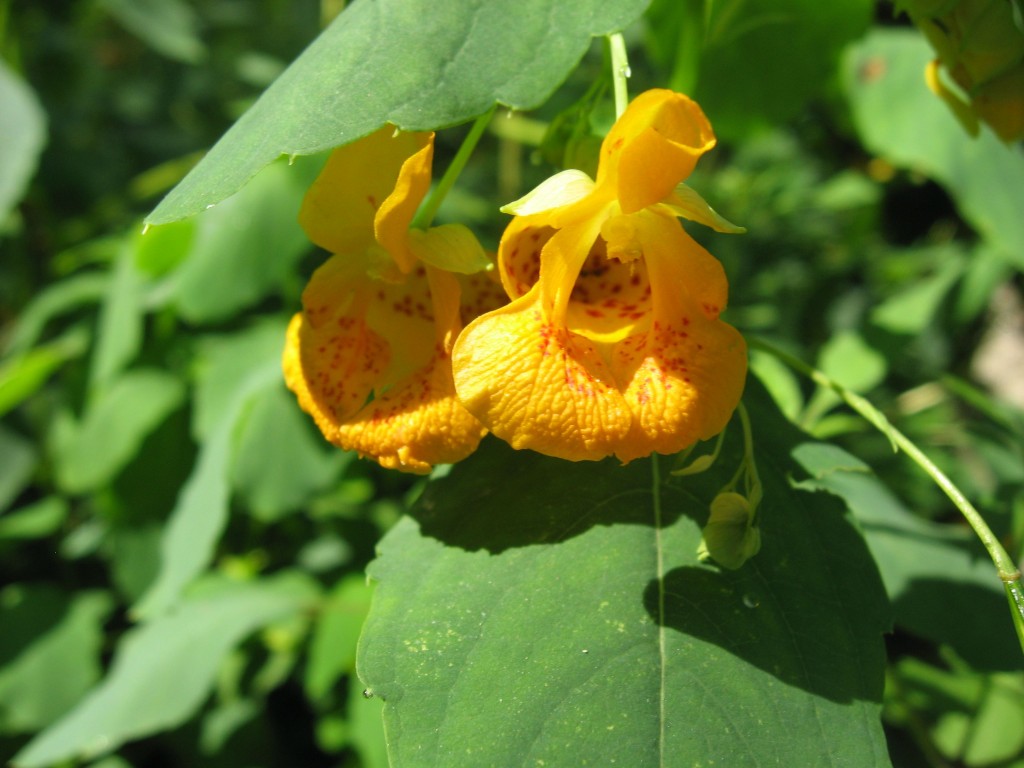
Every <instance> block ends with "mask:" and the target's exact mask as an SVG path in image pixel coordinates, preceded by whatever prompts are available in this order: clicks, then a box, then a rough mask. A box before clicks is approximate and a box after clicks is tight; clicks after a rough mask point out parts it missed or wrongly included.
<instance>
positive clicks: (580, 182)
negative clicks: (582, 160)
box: [501, 169, 594, 216]
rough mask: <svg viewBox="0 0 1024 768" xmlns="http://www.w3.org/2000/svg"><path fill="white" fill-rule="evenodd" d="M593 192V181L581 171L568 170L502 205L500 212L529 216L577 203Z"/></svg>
mask: <svg viewBox="0 0 1024 768" xmlns="http://www.w3.org/2000/svg"><path fill="white" fill-rule="evenodd" d="M593 191H594V181H593V179H591V178H590V177H589V176H587V174H585V173H584V172H583V171H577V170H572V169H570V170H567V171H562V172H561V173H556V174H555V175H554V176H550V177H548V178H547V179H545V180H544V181H542V182H541V183H540V184H539V185H538V186H537V187H535V188H534V189H533V190H532V191H531V192H527V193H526V194H525V195H524V196H523V197H521V198H519V199H518V200H516V201H515V202H512V203H508V204H507V205H503V206H502V207H501V212H502V213H511V214H513V215H514V216H530V215H531V214H534V213H542V212H544V211H549V210H551V209H553V208H561V207H562V206H563V205H571V204H572V203H576V202H579V201H580V200H582V199H583V198H584V197H586V196H587V195H589V194H590V193H591V192H593Z"/></svg>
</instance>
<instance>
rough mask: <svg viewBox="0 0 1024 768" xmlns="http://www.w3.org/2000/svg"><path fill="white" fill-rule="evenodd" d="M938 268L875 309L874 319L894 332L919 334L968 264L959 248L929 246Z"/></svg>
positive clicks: (876, 322)
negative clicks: (961, 255)
mask: <svg viewBox="0 0 1024 768" xmlns="http://www.w3.org/2000/svg"><path fill="white" fill-rule="evenodd" d="M928 250H929V251H930V252H931V253H930V260H931V261H933V263H935V264H939V265H941V266H940V268H939V269H938V271H937V272H936V273H935V274H933V275H931V276H929V277H926V278H923V279H920V280H917V281H916V282H914V283H913V284H912V285H911V286H910V287H908V288H905V289H904V290H902V291H900V292H899V293H896V294H894V295H893V296H890V297H889V298H887V299H886V300H885V301H883V302H882V303H881V304H879V305H878V306H876V307H874V308H873V309H872V310H871V322H873V323H874V324H875V325H877V326H880V327H881V328H885V329H886V330H888V331H892V332H893V333H905V334H918V333H921V332H922V331H924V330H925V328H927V327H928V325H929V324H930V323H931V322H932V319H933V318H934V317H935V315H936V314H937V313H938V311H939V307H940V306H941V304H942V301H943V299H945V298H946V295H947V294H948V293H949V291H950V289H951V288H952V287H953V286H954V285H955V284H956V282H957V280H959V279H960V276H961V275H962V274H963V273H964V270H965V269H966V264H965V263H964V259H962V258H961V257H960V254H959V252H958V250H957V249H956V248H951V247H943V246H939V247H937V248H932V249H928Z"/></svg>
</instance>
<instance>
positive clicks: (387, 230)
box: [374, 133, 434, 272]
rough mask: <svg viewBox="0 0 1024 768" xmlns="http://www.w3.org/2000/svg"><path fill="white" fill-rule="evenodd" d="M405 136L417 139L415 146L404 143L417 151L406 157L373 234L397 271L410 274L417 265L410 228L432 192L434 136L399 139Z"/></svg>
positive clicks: (426, 135)
mask: <svg viewBox="0 0 1024 768" xmlns="http://www.w3.org/2000/svg"><path fill="white" fill-rule="evenodd" d="M403 136H413V137H415V139H414V142H409V141H407V142H405V143H406V145H407V146H408V145H410V144H411V145H412V146H413V147H417V149H416V151H415V152H413V153H408V154H407V156H406V159H405V162H403V163H402V168H401V170H400V171H399V174H398V178H397V180H396V181H395V184H394V190H393V191H392V192H391V194H389V195H388V196H387V198H385V200H384V202H382V203H381V206H380V210H378V211H377V217H376V219H374V233H375V235H376V237H377V242H379V243H380V244H381V245H382V246H384V248H385V250H387V251H388V253H390V254H391V256H392V257H393V258H394V260H395V261H396V262H397V264H398V268H399V269H401V270H402V271H403V272H408V271H410V270H411V269H412V268H413V267H414V266H415V265H416V256H415V255H414V254H413V253H412V251H411V250H410V249H409V225H410V224H412V220H413V217H414V216H415V215H416V209H417V208H419V207H420V203H421V202H423V198H424V197H426V194H427V192H428V191H429V190H430V166H431V163H433V161H434V134H432V133H411V134H405V133H402V134H399V137H398V138H401V137H403ZM374 172H376V171H374Z"/></svg>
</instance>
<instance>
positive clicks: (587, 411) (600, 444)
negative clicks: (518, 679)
mask: <svg viewBox="0 0 1024 768" xmlns="http://www.w3.org/2000/svg"><path fill="white" fill-rule="evenodd" d="M714 144H715V137H714V134H713V132H712V130H711V126H710V124H709V123H708V121H707V118H705V116H704V114H703V112H701V110H700V108H699V107H698V106H697V105H696V104H695V103H694V102H693V101H691V100H690V99H689V98H687V97H686V96H683V95H681V94H677V93H673V92H671V91H665V90H654V91H648V92H646V93H644V94H641V95H640V96H639V97H638V98H636V99H635V100H634V101H633V102H632V103H631V104H630V105H629V107H628V108H627V109H626V111H625V112H624V113H623V115H622V116H621V117H620V118H619V120H618V121H617V122H616V124H615V125H614V126H613V127H612V130H611V131H610V133H609V134H608V136H607V137H606V138H605V140H604V142H603V144H602V145H601V155H600V160H599V167H598V173H597V180H596V182H594V181H592V180H591V179H590V178H589V177H587V176H586V175H585V174H583V173H582V172H579V171H565V172H563V173H560V174H557V175H556V176H553V177H552V178H550V179H548V180H547V181H545V182H544V183H543V184H541V185H540V186H539V187H538V188H537V189H535V190H534V191H533V192H531V193H530V194H529V195H527V196H526V197H524V198H522V199H521V200H519V201H517V202H516V203H513V204H511V205H510V206H507V207H506V209H505V210H507V211H508V212H510V213H514V214H515V215H516V218H515V219H513V220H512V222H511V223H510V224H509V226H508V228H507V229H506V231H505V234H504V235H503V237H502V240H501V244H500V246H499V250H498V266H499V271H500V276H501V280H502V284H503V286H504V288H505V291H506V293H507V294H508V296H509V297H510V298H511V299H512V301H511V303H510V304H508V305H506V306H504V307H502V308H499V309H496V310H494V311H492V312H489V313H487V314H485V315H483V316H482V317H479V318H477V319H476V320H475V321H473V322H472V323H470V324H469V325H468V326H466V328H465V329H464V330H463V331H462V333H461V335H460V336H459V339H458V341H457V343H456V345H455V348H454V351H453V357H452V362H453V367H454V372H455V386H456V389H457V391H458V395H459V398H460V399H461V400H462V402H463V403H464V404H465V405H466V407H467V408H468V409H469V411H470V412H471V413H473V414H474V415H475V416H476V417H477V418H478V419H480V421H482V422H483V423H484V424H485V425H486V426H487V427H488V428H489V429H491V430H492V431H493V432H494V434H496V435H497V436H498V437H500V438H502V439H504V440H506V441H508V442H509V443H511V444H512V446H513V447H515V448H531V449H533V450H536V451H539V452H541V453H546V454H549V455H552V456H558V457H561V458H566V459H572V460H581V459H600V458H602V457H605V456H608V455H611V454H614V455H616V456H618V457H619V458H620V459H621V460H623V461H629V460H631V459H635V458H638V457H641V456H647V455H649V454H650V453H652V452H658V453H674V452H677V451H680V450H682V449H683V448H686V447H687V446H689V445H691V444H693V443H694V442H696V441H697V440H702V439H707V438H710V437H712V436H713V435H715V434H717V433H718V432H720V431H721V430H722V429H723V428H724V427H725V424H726V422H727V421H728V420H729V416H730V415H731V414H732V412H733V410H734V409H735V407H736V405H737V403H738V402H739V398H740V395H741V394H742V390H743V383H744V379H745V377H746V347H745V345H744V342H743V339H742V337H741V336H740V335H739V333H738V332H737V331H736V330H735V329H734V328H732V327H731V326H729V325H727V324H726V323H725V322H723V321H722V320H720V319H719V317H718V315H719V313H720V312H721V311H722V309H724V308H725V304H726V298H727V292H728V284H727V282H726V278H725V274H724V272H723V270H722V267H721V264H720V263H719V262H718V261H717V260H716V259H715V258H714V257H712V256H711V255H710V254H709V253H708V252H707V251H705V250H704V249H703V248H701V247H700V246H699V245H698V244H697V243H696V242H695V241H694V240H693V239H692V238H691V237H690V236H689V235H687V233H686V232H685V231H684V230H683V228H682V226H681V224H680V223H679V221H678V220H677V217H678V216H683V217H685V218H689V219H693V220H696V221H699V222H702V223H705V224H708V225H710V226H712V227H714V228H716V229H719V230H721V231H738V228H737V227H734V226H732V225H730V224H729V223H728V222H726V221H725V220H724V219H722V218H721V217H719V216H718V215H717V214H715V213H714V211H712V210H711V209H710V208H709V207H708V205H707V204H706V203H705V202H704V201H703V200H702V199H701V198H700V197H699V196H698V195H697V194H696V193H695V192H693V191H692V190H691V189H690V188H689V187H687V186H685V185H684V184H682V183H681V182H682V181H683V180H684V179H685V178H686V177H687V176H689V174H690V173H691V171H692V170H693V168H694V166H695V165H696V163H697V160H698V159H699V158H700V156H701V155H702V154H704V152H706V151H708V150H709V149H711V148H712V147H713V146H714Z"/></svg>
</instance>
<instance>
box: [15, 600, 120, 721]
mask: <svg viewBox="0 0 1024 768" xmlns="http://www.w3.org/2000/svg"><path fill="white" fill-rule="evenodd" d="M112 603H113V601H112V600H111V599H110V596H109V595H108V594H106V593H104V592H81V593H79V594H77V595H74V596H71V595H67V594H65V593H63V592H59V591H58V590H56V589H54V588H52V587H41V586H29V585H22V584H17V585H12V586H10V587H7V588H6V589H4V590H3V591H2V592H0V626H3V627H4V631H3V633H0V731H6V732H9V733H21V732H30V731H37V730H39V729H40V728H43V727H45V726H47V725H49V724H50V723H52V722H54V721H55V720H56V719H57V718H58V717H60V716H61V715H63V714H64V713H66V712H67V711H68V710H69V709H71V707H72V706H74V705H75V704H76V703H77V701H78V700H79V699H80V698H81V697H82V696H83V695H85V693H86V691H88V690H89V688H90V687H92V685H93V684H94V683H95V682H96V680H97V679H98V678H99V676H100V649H101V646H102V641H103V621H104V619H105V617H106V615H107V614H108V613H109V612H110V608H111V606H112Z"/></svg>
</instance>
